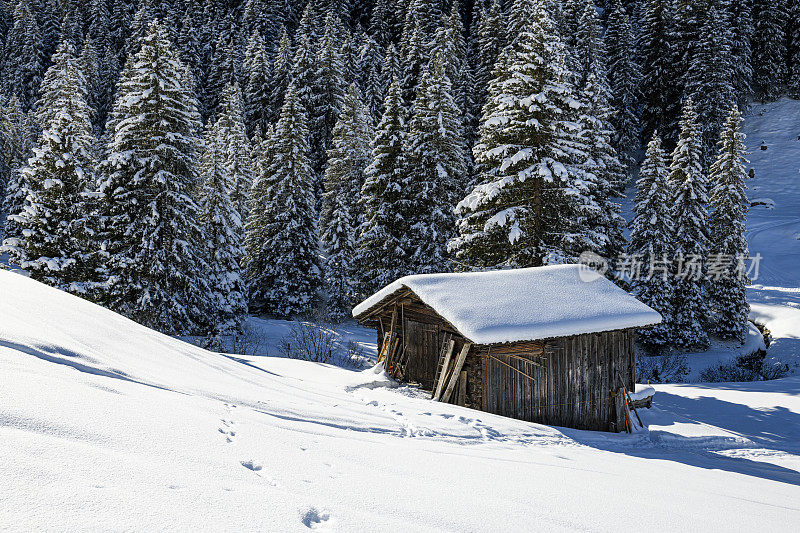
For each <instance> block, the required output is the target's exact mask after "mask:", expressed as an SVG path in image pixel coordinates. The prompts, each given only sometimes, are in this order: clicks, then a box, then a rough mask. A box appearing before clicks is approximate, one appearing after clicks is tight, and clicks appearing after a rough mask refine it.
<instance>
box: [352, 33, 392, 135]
mask: <svg viewBox="0 0 800 533" xmlns="http://www.w3.org/2000/svg"><path fill="white" fill-rule="evenodd" d="M383 62H384V57H383V52H382V50H381V49H380V48H379V46H378V43H377V42H375V40H374V39H373V38H372V37H370V36H369V35H364V40H363V42H362V44H361V48H360V50H359V58H358V63H359V78H360V81H361V89H362V93H363V94H364V103H365V104H366V105H367V107H368V108H369V110H370V112H371V113H372V117H373V120H375V121H377V120H380V117H381V114H382V113H383V99H384V98H385V97H386V84H385V83H384V80H383V75H382V70H383Z"/></svg>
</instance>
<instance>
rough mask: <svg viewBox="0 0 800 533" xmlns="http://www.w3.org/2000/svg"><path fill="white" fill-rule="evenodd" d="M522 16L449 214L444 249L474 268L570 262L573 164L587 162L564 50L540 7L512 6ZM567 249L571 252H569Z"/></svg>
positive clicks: (523, 2) (521, 0)
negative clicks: (452, 224)
mask: <svg viewBox="0 0 800 533" xmlns="http://www.w3.org/2000/svg"><path fill="white" fill-rule="evenodd" d="M512 12H513V13H514V14H515V16H516V17H526V16H527V17H528V19H527V20H528V21H529V22H528V23H527V24H524V25H521V28H522V32H521V33H520V34H519V35H518V36H517V38H516V39H515V40H514V41H512V43H511V44H510V45H509V46H508V47H507V48H506V50H505V51H504V52H503V54H502V56H501V58H500V62H499V64H498V65H497V67H496V69H495V74H496V77H495V78H494V79H493V80H492V81H491V82H490V84H489V100H488V102H487V103H486V105H485V106H484V111H483V118H482V124H481V127H480V130H479V134H480V140H479V142H478V144H477V145H476V146H475V149H474V154H475V160H476V163H477V164H478V165H480V166H479V168H480V171H481V175H480V181H481V183H480V185H478V186H477V187H475V189H474V190H473V191H472V192H471V193H470V194H469V195H468V196H467V197H466V198H464V199H463V200H462V201H461V202H460V203H459V204H458V206H457V208H456V214H457V215H458V216H459V220H458V221H457V225H458V231H459V236H458V237H456V238H455V239H453V240H452V241H451V243H450V250H451V251H452V252H454V253H455V255H456V257H457V258H458V260H460V261H461V262H462V263H466V264H467V265H470V266H472V267H478V268H498V267H503V266H537V265H542V264H548V263H552V262H560V261H564V260H566V259H569V258H571V257H572V255H571V253H572V251H573V250H574V248H575V243H576V241H577V240H578V239H580V235H579V233H577V232H576V231H575V230H576V228H575V223H574V220H575V216H574V215H575V212H576V210H577V206H576V202H575V197H581V196H583V192H582V191H578V190H576V189H575V188H574V185H576V183H577V178H578V176H577V172H578V168H577V165H578V163H580V162H583V161H584V160H585V157H586V156H587V152H586V146H585V144H583V139H582V137H581V135H580V131H579V130H578V129H577V128H576V121H575V119H576V118H577V117H575V116H574V115H575V113H574V108H573V106H574V104H575V102H576V97H575V94H574V89H573V87H572V84H571V80H572V78H573V74H572V73H571V72H569V71H568V70H566V68H565V60H566V58H565V50H564V45H563V43H562V42H561V40H560V37H559V36H558V34H557V33H556V32H555V31H554V30H553V27H552V21H551V19H550V16H549V14H548V12H547V10H546V8H545V6H543V5H541V4H538V3H536V2H533V1H529V0H518V1H517V2H516V3H515V4H514V8H513V10H512ZM568 250H569V251H568Z"/></svg>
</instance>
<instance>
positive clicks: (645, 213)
mask: <svg viewBox="0 0 800 533" xmlns="http://www.w3.org/2000/svg"><path fill="white" fill-rule="evenodd" d="M672 199H673V195H672V189H671V187H670V184H669V170H668V169H667V160H666V154H665V153H664V150H663V149H662V147H661V139H660V138H659V137H658V135H657V134H656V135H654V136H653V139H652V140H651V141H650V143H649V144H648V145H647V152H646V154H645V158H644V161H643V162H642V166H641V169H640V171H639V179H638V180H637V182H636V199H635V207H634V218H633V220H632V221H631V223H630V242H629V244H628V256H629V257H630V258H631V259H632V261H633V264H632V265H629V267H630V268H631V271H629V272H628V274H629V275H630V276H631V280H630V283H631V287H632V292H633V294H635V295H636V297H637V298H639V299H640V300H641V301H643V302H644V303H646V304H647V305H649V306H650V307H652V308H653V309H655V310H656V311H658V312H659V313H661V317H662V319H663V321H662V322H661V324H658V325H656V326H653V327H650V328H646V329H643V330H641V331H640V332H639V340H640V341H641V342H642V343H643V344H644V345H645V346H647V347H649V348H653V349H658V348H661V347H664V346H667V345H668V344H669V343H670V340H671V332H672V315H673V313H674V311H673V307H672V284H673V275H674V266H673V265H672V259H673V257H674V252H675V250H674V246H673V235H674V234H675V225H674V220H673V218H672ZM633 265H637V266H636V267H633Z"/></svg>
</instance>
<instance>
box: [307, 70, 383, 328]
mask: <svg viewBox="0 0 800 533" xmlns="http://www.w3.org/2000/svg"><path fill="white" fill-rule="evenodd" d="M372 136H373V127H372V116H371V113H370V111H369V110H368V109H367V108H366V106H365V105H364V103H363V101H362V100H361V94H360V92H359V90H358V87H357V86H356V85H355V84H351V85H350V88H349V90H348V92H347V95H346V96H345V99H344V104H343V107H342V112H341V114H340V115H339V121H338V122H337V123H336V127H335V128H334V130H333V141H332V145H331V149H330V150H329V152H328V168H327V169H326V170H325V195H324V197H323V203H322V211H321V212H320V233H321V240H322V244H323V246H324V249H325V255H326V260H325V269H324V272H325V288H326V292H327V294H328V315H329V316H330V317H331V318H333V319H335V320H339V319H342V318H345V317H346V316H349V311H350V309H351V307H352V305H353V303H354V301H355V295H356V291H357V286H356V282H357V279H356V274H357V272H356V265H355V263H354V259H355V252H356V240H357V237H358V226H359V222H360V212H361V209H360V207H359V205H358V198H359V195H360V192H361V187H362V186H363V184H364V170H365V169H366V167H367V166H368V165H369V163H370V160H371V157H372V155H371V150H370V142H371V141H372Z"/></svg>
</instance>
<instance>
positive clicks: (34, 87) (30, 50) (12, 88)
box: [2, 0, 47, 111]
mask: <svg viewBox="0 0 800 533" xmlns="http://www.w3.org/2000/svg"><path fill="white" fill-rule="evenodd" d="M4 56H5V61H4V62H3V63H4V64H3V68H2V79H3V86H4V92H5V93H6V94H15V95H17V97H18V98H19V101H20V103H21V104H22V109H23V111H28V110H29V109H31V108H32V107H33V106H34V104H35V102H36V98H37V96H38V93H39V86H40V85H41V83H42V76H43V74H44V70H45V65H46V63H47V56H46V55H45V45H44V41H43V39H42V34H41V31H40V29H39V25H38V23H37V21H36V16H35V13H34V12H33V9H32V8H31V5H30V2H29V1H28V0H23V1H21V2H19V3H18V4H17V5H16V8H15V9H14V26H13V27H12V28H11V30H10V31H9V32H8V36H7V37H6V43H5V49H4Z"/></svg>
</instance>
